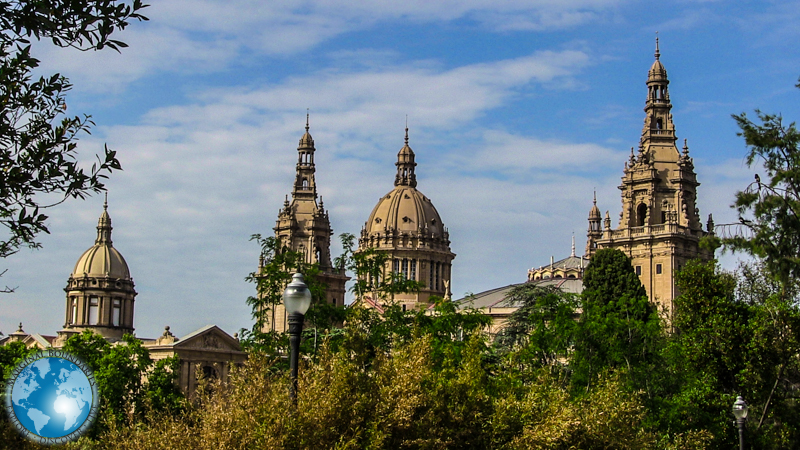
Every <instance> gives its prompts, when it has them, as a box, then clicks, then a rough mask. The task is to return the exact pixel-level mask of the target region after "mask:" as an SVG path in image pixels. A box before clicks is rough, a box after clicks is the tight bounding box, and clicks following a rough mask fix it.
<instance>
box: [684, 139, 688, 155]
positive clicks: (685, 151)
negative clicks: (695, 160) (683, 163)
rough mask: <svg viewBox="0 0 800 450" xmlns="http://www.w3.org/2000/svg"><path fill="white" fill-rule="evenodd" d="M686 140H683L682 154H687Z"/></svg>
mask: <svg viewBox="0 0 800 450" xmlns="http://www.w3.org/2000/svg"><path fill="white" fill-rule="evenodd" d="M686 141H687V139H684V140H683V156H689V144H688V143H687V142H686Z"/></svg>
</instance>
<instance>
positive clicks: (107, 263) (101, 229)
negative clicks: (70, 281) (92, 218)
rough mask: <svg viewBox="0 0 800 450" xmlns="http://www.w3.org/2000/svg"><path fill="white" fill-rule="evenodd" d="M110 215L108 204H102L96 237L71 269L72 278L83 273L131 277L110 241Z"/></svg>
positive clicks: (94, 275)
mask: <svg viewBox="0 0 800 450" xmlns="http://www.w3.org/2000/svg"><path fill="white" fill-rule="evenodd" d="M111 230H112V228H111V217H109V215H108V204H104V205H103V214H101V215H100V220H98V221H97V239H96V240H95V242H94V245H93V246H92V247H91V248H89V249H88V250H86V251H85V252H83V255H81V257H80V258H78V262H77V263H75V269H74V270H73V271H72V277H73V278H81V277H83V276H84V275H87V276H90V277H111V278H121V279H125V280H130V279H131V272H130V270H129V269H128V263H126V262H125V258H123V257H122V254H120V252H119V251H117V249H115V248H114V246H113V245H112V243H111Z"/></svg>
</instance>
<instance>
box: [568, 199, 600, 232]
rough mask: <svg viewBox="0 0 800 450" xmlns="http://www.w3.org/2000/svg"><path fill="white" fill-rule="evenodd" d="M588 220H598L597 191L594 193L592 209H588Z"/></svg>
mask: <svg viewBox="0 0 800 450" xmlns="http://www.w3.org/2000/svg"><path fill="white" fill-rule="evenodd" d="M589 220H600V208H598V207H597V192H595V193H594V199H593V200H592V209H591V210H589ZM573 239H574V238H573Z"/></svg>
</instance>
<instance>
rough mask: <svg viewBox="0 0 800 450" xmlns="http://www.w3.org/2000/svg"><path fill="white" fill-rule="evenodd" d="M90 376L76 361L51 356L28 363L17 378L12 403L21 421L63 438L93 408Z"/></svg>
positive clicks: (42, 433) (44, 433)
mask: <svg viewBox="0 0 800 450" xmlns="http://www.w3.org/2000/svg"><path fill="white" fill-rule="evenodd" d="M92 401H93V394H92V386H91V384H90V382H89V377H88V376H87V375H86V374H85V373H84V372H83V370H81V368H80V367H78V366H77V365H75V364H74V363H73V362H72V361H69V360H66V359H63V358H56V357H47V358H41V359H38V360H36V361H34V362H33V363H31V364H29V365H28V366H26V367H25V368H24V369H22V371H20V373H19V375H18V376H17V377H16V380H15V381H14V386H13V388H12V390H11V404H12V405H13V408H14V414H15V415H16V416H17V420H19V422H20V424H21V425H22V426H24V427H25V428H26V429H27V430H28V431H30V432H31V433H35V434H37V435H39V436H42V437H45V438H60V437H63V436H67V435H69V434H71V433H73V432H75V431H76V430H77V429H78V428H80V427H81V425H83V423H84V422H85V421H86V419H87V418H88V417H89V413H90V412H91V410H92Z"/></svg>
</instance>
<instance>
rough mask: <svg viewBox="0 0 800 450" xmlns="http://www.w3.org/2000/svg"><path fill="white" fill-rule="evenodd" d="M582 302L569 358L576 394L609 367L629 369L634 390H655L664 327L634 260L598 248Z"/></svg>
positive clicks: (613, 251) (588, 274) (590, 266)
mask: <svg viewBox="0 0 800 450" xmlns="http://www.w3.org/2000/svg"><path fill="white" fill-rule="evenodd" d="M581 306H582V309H583V311H582V313H581V317H580V320H579V321H578V326H577V330H576V333H575V351H574V353H573V355H572V359H571V361H570V368H571V369H572V370H573V375H572V384H573V386H574V388H575V389H576V392H579V391H581V390H587V389H589V387H590V386H591V383H592V381H593V380H594V379H595V378H596V377H597V375H598V374H599V373H601V372H602V371H604V370H606V369H624V370H626V371H627V374H628V382H629V384H630V386H631V387H632V388H634V389H644V390H646V391H649V390H650V389H652V388H653V386H652V383H649V380H650V378H651V375H652V374H653V370H654V369H655V366H656V364H657V361H658V354H659V353H660V346H661V344H662V335H663V328H662V323H661V320H660V319H659V317H658V313H657V311H656V308H655V307H654V306H653V305H652V304H651V303H650V302H649V301H648V298H647V293H646V291H645V289H644V286H642V283H641V282H640V281H639V277H638V276H637V275H636V273H635V272H634V270H633V266H632V265H631V262H630V258H628V257H627V256H626V255H625V254H624V253H622V252H621V251H619V250H616V249H601V250H598V251H597V252H596V253H595V254H594V255H593V256H592V259H591V261H590V262H589V265H588V266H587V267H586V272H585V273H584V276H583V293H582V295H581Z"/></svg>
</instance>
